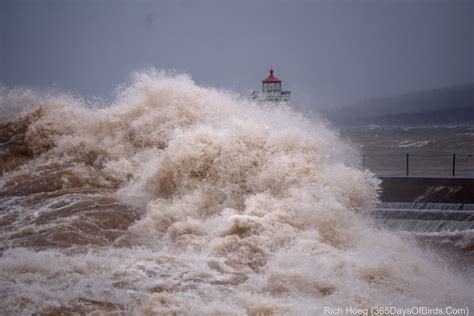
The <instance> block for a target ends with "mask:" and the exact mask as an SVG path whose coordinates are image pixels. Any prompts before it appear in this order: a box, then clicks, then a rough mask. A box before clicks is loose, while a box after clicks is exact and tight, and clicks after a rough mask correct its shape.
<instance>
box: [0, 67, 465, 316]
mask: <svg viewBox="0 0 474 316" xmlns="http://www.w3.org/2000/svg"><path fill="white" fill-rule="evenodd" d="M0 106H1V109H2V123H1V126H0V143H1V145H0V146H1V148H0V150H1V156H0V159H1V160H0V161H1V164H2V176H1V179H0V227H1V235H0V242H1V253H2V254H1V257H0V284H1V285H0V298H1V299H0V309H1V310H2V312H4V313H6V314H21V313H23V314H30V313H34V312H40V313H51V314H54V313H87V312H92V311H104V312H111V311H122V312H125V313H126V314H159V313H163V314H165V313H178V314H194V315H202V314H245V313H247V314H258V313H260V314H265V313H274V314H311V313H312V314H318V313H322V310H323V308H324V307H326V306H333V307H338V306H354V307H364V308H367V307H370V306H374V305H377V306H380V305H386V306H393V305H397V306H413V305H423V306H425V305H432V306H444V305H456V306H472V304H473V302H472V295H471V294H472V292H473V287H472V279H469V278H466V277H465V276H460V275H459V274H458V273H457V272H454V271H452V270H451V269H450V267H449V266H448V265H446V264H445V263H444V262H443V261H442V260H440V259H439V258H438V257H437V256H435V255H433V254H431V253H430V252H429V251H427V250H422V249H420V248H418V247H417V246H416V245H415V243H414V242H413V241H410V238H405V237H403V236H401V235H396V234H394V233H391V232H388V231H385V230H384V229H380V228H378V226H377V224H376V223H375V222H374V221H373V220H372V219H371V218H370V217H369V216H367V215H366V213H367V212H369V211H370V210H371V209H373V207H374V205H375V203H376V199H377V194H376V190H377V188H378V180H377V179H376V178H375V177H374V176H373V175H372V174H370V173H369V172H366V171H362V170H361V169H360V168H359V163H360V161H359V160H358V159H357V158H356V157H357V153H356V152H354V151H353V150H352V149H351V148H350V147H349V146H348V145H346V144H345V143H344V142H342V141H341V140H340V139H339V138H338V136H336V134H335V133H333V132H332V131H330V130H329V129H327V128H326V127H325V126H324V125H322V124H319V123H312V122H309V121H307V120H305V119H304V118H303V117H302V116H300V115H299V114H297V113H294V112H293V111H292V110H291V109H289V108H288V107H286V106H279V105H265V106H264V105H257V104H254V103H251V102H249V101H245V100H242V99H240V98H239V97H237V96H232V95H229V94H227V93H224V92H219V91H215V90H212V89H204V88H200V87H197V86H196V85H195V84H194V83H193V82H192V81H191V80H190V79H189V78H188V77H186V76H177V77H176V76H175V77H167V76H165V75H163V74H156V73H148V74H141V75H138V76H137V79H136V81H135V82H134V84H133V85H131V86H130V87H128V88H127V89H125V90H124V91H123V92H122V93H121V94H120V95H119V96H118V97H117V99H116V101H115V102H113V104H111V105H110V106H108V107H106V108H104V109H100V110H99V109H93V108H91V107H90V106H86V105H84V104H83V103H82V102H81V101H80V100H75V99H71V98H68V97H60V96H46V97H45V96H43V97H37V96H34V95H32V94H29V93H20V92H18V91H10V92H8V91H7V92H6V93H4V94H3V95H2V97H1V99H0Z"/></svg>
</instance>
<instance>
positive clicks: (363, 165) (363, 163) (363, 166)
mask: <svg viewBox="0 0 474 316" xmlns="http://www.w3.org/2000/svg"><path fill="white" fill-rule="evenodd" d="M364 168H365V154H362V169H364Z"/></svg>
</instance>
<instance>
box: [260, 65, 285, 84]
mask: <svg viewBox="0 0 474 316" xmlns="http://www.w3.org/2000/svg"><path fill="white" fill-rule="evenodd" d="M262 82H263V83H269V82H281V80H280V79H278V78H277V77H275V76H274V75H273V69H271V68H270V75H269V76H268V77H266V78H265V79H263V81H262Z"/></svg>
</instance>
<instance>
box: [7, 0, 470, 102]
mask: <svg viewBox="0 0 474 316" xmlns="http://www.w3.org/2000/svg"><path fill="white" fill-rule="evenodd" d="M0 3H1V4H0V31H1V42H0V43H1V46H0V82H1V83H3V85H7V86H9V87H12V86H26V87H32V88H35V89H45V88H46V89H48V88H51V87H53V86H54V85H55V86H57V87H59V88H60V89H63V90H67V91H71V92H73V93H74V94H79V95H84V96H89V97H90V96H99V97H103V98H107V97H109V96H110V95H111V93H112V92H113V91H114V89H115V87H116V86H117V85H118V84H120V83H126V82H127V81H129V80H130V77H131V76H130V74H131V73H132V72H133V71H135V70H138V69H144V68H146V67H155V68H157V69H165V70H178V71H181V72H186V73H188V74H190V75H191V76H192V77H193V79H194V80H195V81H196V83H197V84H199V85H204V86H213V87H218V88H226V89H232V90H236V91H238V92H241V93H246V92H247V91H248V90H250V89H259V88H260V81H261V80H262V79H263V78H264V77H266V75H267V72H268V68H269V67H270V66H273V68H274V69H275V75H276V76H278V77H279V78H280V79H282V80H283V87H284V88H288V89H291V90H292V91H293V93H296V94H298V95H299V97H302V98H304V99H308V100H311V102H312V103H314V104H317V106H319V107H323V106H327V105H337V104H344V103H351V102H353V101H357V100H359V99H362V98H367V97H372V96H383V95H397V94H401V93H406V92H410V91H416V90H419V89H430V88H438V87H445V86H452V85H459V84H466V83H471V82H474V58H473V56H474V5H473V3H474V1H458V0H448V1H435V0H428V1H421V0H419V1H415V0H412V1H398V0H378V1H356V0H354V1H306V2H303V1H291V2H290V1H288V2H270V1H229V0H227V1H223V2H221V3H219V2H217V1H177V2H171V1H170V2H164V1H79V0H78V1H72V0H65V1H42V0H35V1H33V0H31V1H21V0H11V1H9V0H0Z"/></svg>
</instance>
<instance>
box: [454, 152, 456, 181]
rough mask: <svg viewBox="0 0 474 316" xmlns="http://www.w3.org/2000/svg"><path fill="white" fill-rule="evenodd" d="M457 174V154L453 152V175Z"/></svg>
mask: <svg viewBox="0 0 474 316" xmlns="http://www.w3.org/2000/svg"><path fill="white" fill-rule="evenodd" d="M455 176H456V154H453V177H455Z"/></svg>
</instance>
